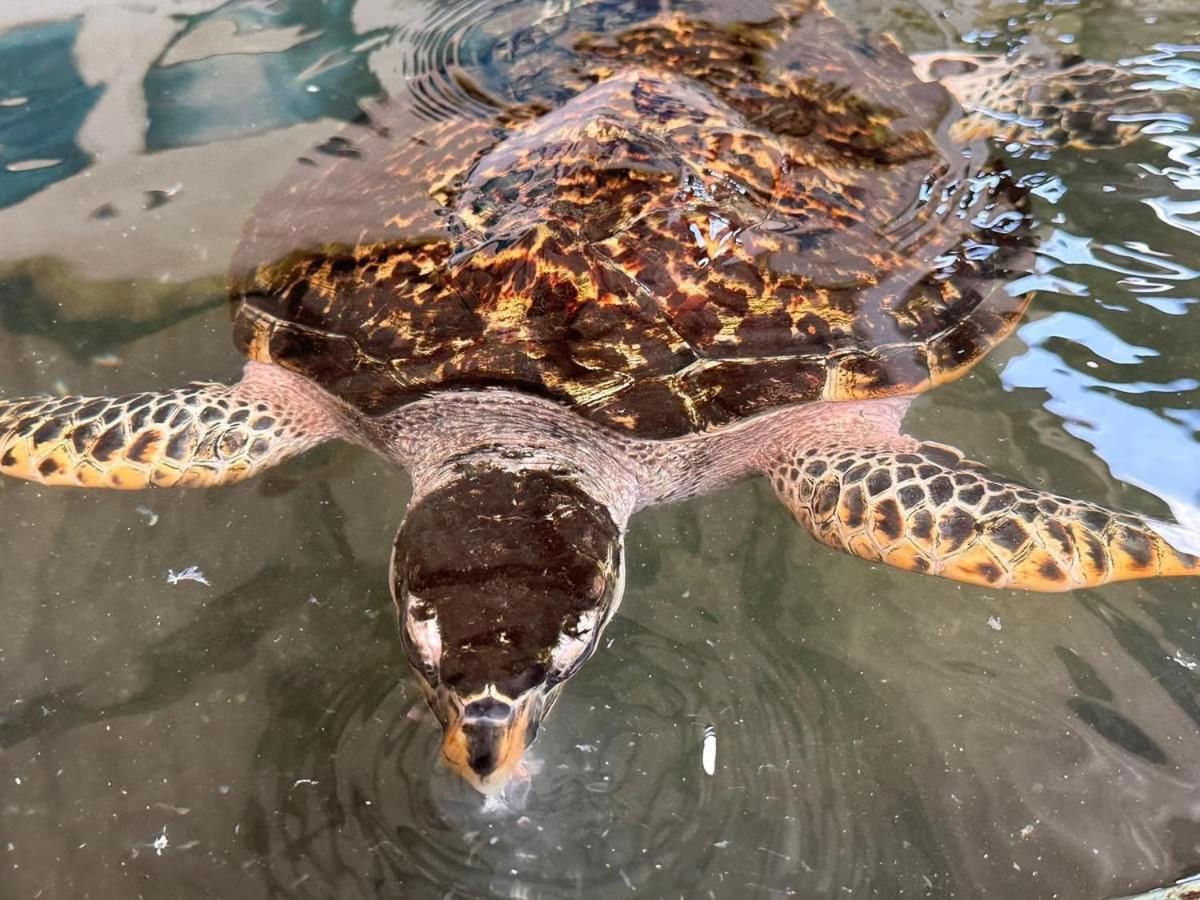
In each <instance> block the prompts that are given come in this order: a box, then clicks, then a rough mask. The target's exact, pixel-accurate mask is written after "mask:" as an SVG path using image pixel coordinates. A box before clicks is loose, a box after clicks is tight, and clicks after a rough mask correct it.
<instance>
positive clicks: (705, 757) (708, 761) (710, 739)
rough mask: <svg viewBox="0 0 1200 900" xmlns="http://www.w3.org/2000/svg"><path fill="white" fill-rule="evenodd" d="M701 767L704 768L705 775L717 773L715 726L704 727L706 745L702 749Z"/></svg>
mask: <svg viewBox="0 0 1200 900" xmlns="http://www.w3.org/2000/svg"><path fill="white" fill-rule="evenodd" d="M700 765H702V766H703V767H704V774H705V775H712V774H713V773H714V772H716V771H717V729H716V727H715V726H713V725H705V726H704V744H703V746H702V747H701V748H700Z"/></svg>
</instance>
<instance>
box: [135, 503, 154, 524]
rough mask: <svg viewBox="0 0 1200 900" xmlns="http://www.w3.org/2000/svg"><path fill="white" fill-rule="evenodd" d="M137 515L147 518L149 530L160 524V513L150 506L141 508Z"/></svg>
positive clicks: (138, 509)
mask: <svg viewBox="0 0 1200 900" xmlns="http://www.w3.org/2000/svg"><path fill="white" fill-rule="evenodd" d="M137 514H138V515H139V516H142V517H144V518H145V520H146V527H147V528H153V527H154V526H155V525H157V524H158V513H156V512H155V511H154V510H152V509H151V508H150V507H148V506H139V507H138V508H137Z"/></svg>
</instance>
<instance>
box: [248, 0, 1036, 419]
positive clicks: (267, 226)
mask: <svg viewBox="0 0 1200 900" xmlns="http://www.w3.org/2000/svg"><path fill="white" fill-rule="evenodd" d="M790 10H791V11H790V12H789V13H788V14H787V15H780V16H777V17H775V18H773V19H771V20H770V21H767V22H761V23H758V24H747V23H733V24H730V23H720V24H719V23H711V22H703V21H695V20H690V19H687V18H684V17H680V16H675V17H671V18H663V19H659V20H656V21H654V22H652V23H649V24H645V25H642V26H638V27H636V28H632V29H627V30H626V31H624V32H621V33H618V34H615V35H611V36H604V37H599V36H597V37H594V38H586V39H582V40H579V41H578V42H577V44H576V45H575V48H574V53H573V54H572V55H570V57H569V59H570V62H569V63H564V62H563V61H562V57H561V55H556V56H553V57H547V61H546V66H545V67H544V68H543V69H541V70H538V58H537V57H536V51H534V56H533V58H530V59H526V60H523V61H522V62H523V64H524V66H525V68H526V69H527V70H537V71H538V77H539V78H541V79H543V80H544V81H545V83H546V84H547V85H553V87H554V91H555V92H557V93H561V92H562V91H563V90H564V89H568V90H571V91H575V93H574V96H573V97H572V98H571V99H569V100H567V101H566V102H565V103H562V104H561V105H559V106H557V107H555V108H553V109H549V110H548V111H546V110H544V109H543V108H542V106H539V104H538V103H537V102H536V97H535V98H533V99H531V100H529V102H528V103H526V105H525V106H524V107H521V108H513V109H506V110H502V111H500V112H498V113H497V115H496V117H495V119H494V120H492V121H483V120H453V121H448V122H441V123H438V124H435V125H430V124H428V123H422V122H420V121H419V120H416V119H415V118H413V117H412V116H411V115H409V114H407V113H405V112H403V111H392V112H391V113H389V114H387V115H385V116H381V121H385V122H386V123H387V127H386V128H382V127H379V128H377V129H376V130H375V131H373V132H365V133H364V134H363V135H362V136H361V137H360V138H355V139H354V140H353V141H351V140H350V139H346V141H347V142H346V144H345V152H344V153H343V154H341V156H340V158H338V159H336V160H335V161H333V162H329V161H326V160H311V161H309V162H310V163H312V164H311V165H306V166H302V167H299V168H298V170H297V172H296V173H294V174H293V175H292V176H291V178H289V180H288V181H286V182H285V184H284V185H283V186H281V187H280V189H279V190H278V191H277V192H276V193H275V194H274V195H273V196H272V197H270V198H268V199H267V200H266V201H264V203H263V204H262V205H261V206H260V208H259V211H258V213H257V214H256V216H255V219H254V221H253V222H251V224H250V225H249V226H248V227H247V231H246V235H245V238H244V240H243V243H242V245H241V248H240V250H239V254H238V258H237V260H236V262H235V265H234V277H233V282H234V294H235V298H237V299H238V300H239V301H240V303H239V306H238V312H237V323H236V334H237V340H238V342H239V345H240V346H241V347H242V348H243V349H244V350H245V352H247V354H248V355H249V356H251V357H252V358H254V359H257V360H261V361H266V362H274V363H276V364H279V365H282V366H284V367H286V368H288V369H291V370H293V371H296V372H299V373H301V374H304V375H306V376H308V377H310V378H312V379H313V380H314V381H315V382H316V383H318V384H319V385H321V386H322V387H324V388H326V389H327V390H329V391H331V392H332V393H334V394H335V395H337V396H339V397H341V398H342V399H344V400H346V401H348V402H350V403H351V404H353V405H355V406H357V407H358V408H359V409H362V410H363V411H365V412H368V413H371V414H378V413H383V412H387V411H389V410H391V409H394V408H396V407H397V406H399V405H401V404H403V403H405V402H408V401H410V400H412V399H415V398H417V397H419V396H421V395H423V394H425V393H427V392H429V391H430V390H435V389H444V388H454V387H477V386H485V385H501V386H505V387H510V388H517V389H523V390H528V391H531V392H534V393H538V394H542V395H544V396H549V397H551V398H554V399H556V400H559V401H560V402H563V403H565V404H567V405H569V406H571V407H572V408H574V409H576V410H578V411H579V412H580V413H582V414H583V415H585V416H587V417H589V418H591V419H592V420H594V421H597V422H600V423H604V424H607V425H610V426H614V427H617V428H621V429H625V430H628V431H631V432H634V433H636V434H638V435H641V436H645V437H657V438H661V437H672V436H677V435H680V434H684V433H687V432H692V431H703V430H708V429H712V428H716V427H719V426H721V425H724V424H726V423H729V422H732V421H736V420H738V419H740V418H743V417H745V416H747V415H751V414H753V413H756V412H760V411H762V410H766V409H769V408H772V407H775V406H779V405H784V404H790V403H795V402H799V401H804V400H813V399H821V398H824V399H856V398H867V397H875V396H885V395H889V394H897V393H911V392H915V391H919V390H923V389H925V388H927V387H929V386H930V385H933V384H937V383H939V382H942V381H946V380H948V379H951V378H954V377H957V376H958V375H959V374H961V373H962V372H964V371H966V370H967V369H968V368H969V367H970V366H971V365H972V364H974V363H975V362H976V361H978V359H979V358H981V356H982V355H983V354H984V353H985V352H986V351H987V350H988V349H990V348H991V347H992V346H993V345H994V344H995V343H997V342H998V341H999V340H1000V339H1002V338H1003V337H1004V336H1005V335H1006V334H1008V333H1009V331H1010V330H1011V329H1012V328H1013V327H1014V326H1015V324H1016V323H1017V321H1018V320H1019V318H1020V316H1021V313H1022V312H1023V309H1024V305H1025V299H1026V298H1024V297H1021V296H1012V295H1010V294H1009V293H1008V292H1007V291H1006V290H1005V284H1006V282H1007V281H1008V280H1009V279H1010V278H1011V275H1012V273H1013V272H1014V271H1021V270H1022V269H1023V268H1024V267H1025V266H1027V265H1028V256H1029V248H1028V244H1029V240H1028V222H1027V219H1026V216H1025V214H1024V212H1023V202H1024V198H1023V195H1022V192H1021V191H1019V190H1018V189H1017V188H1015V187H1014V186H1013V185H1012V184H1011V183H1009V182H1008V181H1007V180H1006V179H1005V178H1004V177H1003V176H1001V175H999V174H994V173H992V172H991V171H990V169H989V168H988V165H987V162H986V150H985V148H984V146H983V145H982V144H981V143H976V144H968V145H964V144H961V143H958V142H955V141H954V140H952V139H951V138H950V137H949V134H950V129H951V127H952V126H953V124H954V122H955V121H957V120H958V119H959V118H961V115H962V114H961V111H960V110H959V108H958V107H957V106H956V104H955V103H954V102H953V101H952V99H951V97H950V95H949V94H948V93H947V92H946V91H945V90H944V89H943V88H942V87H941V86H940V85H937V84H926V83H924V82H922V81H920V80H919V79H917V78H916V77H915V76H914V74H913V71H912V66H911V62H910V60H909V59H908V58H907V57H906V56H905V55H904V54H903V53H902V52H901V51H900V50H899V49H898V48H897V47H896V46H895V45H894V44H893V43H892V42H891V41H890V40H888V39H886V38H883V39H877V40H873V41H872V40H867V39H864V38H861V37H860V36H857V35H854V36H852V35H851V34H850V33H849V32H848V31H847V30H846V29H845V28H844V27H843V26H842V25H841V24H840V23H838V22H837V21H836V20H834V19H833V18H831V17H830V16H829V15H828V14H827V13H826V12H825V10H824V9H823V8H822V7H820V6H816V5H813V6H811V7H808V5H807V4H791V7H790ZM388 115H390V116H391V118H388ZM406 116H407V118H406Z"/></svg>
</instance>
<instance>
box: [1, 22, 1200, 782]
mask: <svg viewBox="0 0 1200 900" xmlns="http://www.w3.org/2000/svg"><path fill="white" fill-rule="evenodd" d="M748 5H752V4H748ZM747 17H749V14H747ZM935 63H936V60H934V61H931V60H928V59H927V60H925V61H924V63H923V68H924V70H926V71H928V72H930V73H934V74H936V72H937V66H936V65H935ZM951 63H952V65H951V69H952V72H951V73H950V75H951V77H950V78H949V79H948V83H950V84H952V85H953V87H954V89H955V91H956V92H958V93H959V94H961V95H962V96H961V97H960V98H959V99H956V98H955V96H953V95H952V94H951V93H950V92H949V91H948V90H947V89H946V87H945V86H944V85H943V84H941V83H938V82H937V81H934V80H931V81H925V80H922V79H920V78H918V77H916V76H915V75H914V69H913V64H912V60H911V59H909V58H908V57H907V56H905V55H904V53H902V52H901V50H900V49H899V47H898V46H897V45H896V43H894V42H893V41H891V40H890V39H887V38H884V37H870V36H865V35H862V34H858V33H852V32H851V31H850V30H849V29H847V28H846V27H845V26H844V25H842V24H840V23H839V22H838V21H837V20H836V19H834V18H833V17H831V16H830V15H829V14H828V13H827V12H826V11H825V10H824V8H822V7H821V6H819V5H818V4H817V3H815V2H804V0H799V2H793V3H790V4H789V5H788V7H787V8H786V9H785V10H782V11H777V12H774V13H772V15H771V17H769V18H765V19H759V20H758V21H757V22H731V21H722V20H720V19H716V18H710V19H704V18H702V17H699V16H691V17H688V16H683V15H678V14H671V15H668V14H663V15H660V16H658V17H657V18H655V19H653V20H648V21H644V22H642V23H641V24H637V25H633V26H630V27H627V28H625V29H623V30H620V31H619V32H614V33H608V34H597V35H594V36H591V37H588V36H584V37H578V38H576V40H575V41H574V43H573V44H571V45H569V46H566V47H564V46H563V45H562V43H561V42H558V43H556V44H555V46H554V47H553V49H552V50H548V49H539V48H534V49H532V50H529V51H527V52H525V51H521V50H520V48H517V49H516V50H514V56H513V58H512V60H511V72H510V79H511V92H510V93H511V96H508V97H503V98H496V97H492V96H489V95H487V94H486V93H484V92H482V91H475V92H474V93H473V96H477V97H480V98H482V99H481V100H480V103H483V102H487V103H491V104H493V106H494V114H492V115H490V116H479V117H475V118H465V117H454V118H451V119H449V120H445V121H425V120H421V119H419V118H418V117H416V116H413V115H409V116H408V117H407V118H405V114H404V113H403V111H397V110H391V111H390V112H389V111H385V112H384V113H381V114H380V115H378V116H377V117H376V121H375V122H372V123H369V125H368V126H367V127H366V128H365V131H364V133H363V134H362V135H357V133H351V134H350V135H349V136H343V137H341V138H338V139H336V140H335V141H334V142H333V143H332V144H331V145H330V147H329V148H327V149H329V150H330V151H331V152H329V153H327V154H325V155H323V156H320V157H319V158H314V159H306V160H304V161H303V164H302V165H299V166H297V167H296V170H295V172H294V173H293V174H292V175H291V176H290V177H288V178H287V179H286V180H285V181H284V183H283V184H282V186H281V187H280V188H279V189H278V190H277V191H276V192H274V193H273V194H271V195H270V196H268V197H267V198H266V199H265V200H264V201H263V202H262V204H261V205H260V206H259V209H258V211H257V213H256V214H255V216H254V217H253V220H252V221H251V222H250V223H249V224H248V226H247V227H246V231H245V235H244V238H243V241H242V243H241V246H240V249H239V251H238V254H237V257H236V259H235V261H234V264H233V275H232V295H233V299H234V301H235V306H234V309H235V314H234V331H235V335H236V341H237V344H238V346H239V347H240V348H241V349H242V350H243V351H244V352H245V354H246V355H247V356H248V357H249V362H248V363H247V365H246V368H245V373H244V376H243V378H242V379H241V381H239V382H238V383H237V384H234V385H224V384H192V385H189V386H187V387H184V388H180V389H178V390H171V391H162V392H150V393H141V394H134V395H131V396H125V397H98V398H86V397H38V398H32V399H21V400H10V401H7V402H2V403H0V470H2V471H3V472H5V473H6V474H9V475H14V476H17V477H20V478H26V479H29V480H32V481H37V482H41V483H43V484H51V485H81V486H85V487H113V488H152V487H172V486H179V487H189V486H205V485H223V484H230V483H233V482H237V481H241V480H242V479H245V478H248V477H250V476H252V475H255V474H257V473H259V472H261V471H263V470H264V469H266V468H268V467H270V466H274V465H277V464H279V463H281V462H283V461H284V460H286V459H287V458H289V457H291V456H293V455H295V454H297V453H300V452H303V451H305V450H307V449H308V448H310V447H313V446H314V445H317V444H320V443H322V442H324V441H329V440H333V439H338V438H340V439H343V440H346V441H350V442H352V443H355V444H359V445H361V446H364V447H367V448H370V449H372V450H374V451H376V452H378V453H380V454H382V455H383V456H385V457H386V458H387V459H389V460H391V461H393V462H394V463H396V464H398V465H401V466H403V467H404V468H406V469H407V470H408V472H409V473H410V474H411V477H412V484H413V491H412V498H411V502H410V504H409V507H408V510H407V512H406V515H405V519H404V524H403V526H402V527H401V528H400V531H399V534H398V536H397V538H396V542H395V547H394V552H393V558H392V565H391V583H392V588H393V593H394V597H395V601H396V604H397V607H398V611H399V616H400V623H401V631H402V635H403V645H404V648H405V651H406V653H407V656H408V658H409V661H410V662H411V664H412V667H413V668H414V669H415V671H416V673H417V675H418V676H419V679H420V683H421V686H422V688H423V690H424V693H425V695H426V698H427V699H428V701H429V704H430V706H431V707H432V708H433V710H434V711H435V712H436V714H437V716H438V718H439V719H440V721H441V723H442V725H443V728H444V742H443V752H444V755H445V757H446V759H447V760H448V761H449V763H450V765H451V766H452V767H453V768H454V769H455V770H457V771H458V772H460V773H461V774H462V775H463V776H464V777H465V778H467V779H468V780H469V781H470V782H471V784H473V785H474V786H475V787H476V788H478V789H479V790H481V791H485V792H487V791H491V790H495V789H497V788H498V787H500V786H501V785H503V784H504V782H505V781H506V780H507V779H508V778H509V777H510V775H511V773H512V772H513V770H514V768H515V767H516V766H517V764H518V762H519V761H520V759H521V756H522V753H523V752H524V750H525V748H526V746H527V745H528V744H529V743H530V742H531V741H532V740H533V739H534V736H535V735H536V733H537V729H538V725H539V723H540V721H541V720H542V718H543V716H544V715H545V714H546V712H547V711H548V710H549V708H550V706H551V704H552V703H553V702H554V700H555V698H556V696H557V695H558V692H559V691H560V689H561V687H562V685H563V683H564V682H565V681H566V680H567V679H569V678H570V677H571V676H572V675H573V674H574V673H575V672H576V671H578V669H579V668H580V666H581V665H582V664H583V663H584V661H586V660H587V659H588V658H589V656H591V654H592V653H593V651H594V650H595V649H596V646H597V641H598V639H599V637H600V634H601V632H602V630H603V629H604V627H605V624H606V623H607V622H608V621H609V619H610V618H611V617H612V615H613V613H614V612H615V611H616V609H617V606H618V604H619V603H620V601H621V596H622V584H623V572H624V566H623V557H624V550H623V545H622V540H623V535H624V532H625V528H626V524H627V523H628V521H629V519H630V516H632V515H633V514H634V513H635V512H637V511H638V510H640V509H644V508H646V507H648V506H652V505H654V504H659V503H666V502H670V501H677V500H683V499H685V498H688V497H693V496H696V495H698V494H702V493H705V492H707V491H712V490H715V489H717V488H719V487H721V486H723V485H727V484H729V483H731V482H733V481H735V480H737V479H740V478H743V477H747V476H752V475H762V476H765V477H766V478H767V479H769V481H770V483H771V484H772V486H773V487H774V490H775V493H776V494H777V496H778V497H779V499H780V501H781V502H782V503H783V504H784V505H785V506H786V507H787V508H788V509H789V510H790V511H791V513H792V514H793V516H794V517H795V519H796V520H797V521H798V522H799V524H800V525H801V526H803V527H804V528H805V529H807V530H808V531H809V532H810V533H811V534H812V535H813V536H814V537H816V538H817V539H818V540H820V541H822V542H823V543H825V544H828V545H829V546H831V547H834V548H837V549H840V550H844V551H846V552H848V553H852V554H855V555H857V556H860V557H863V558H864V559H868V560H873V561H877V562H883V563H887V564H889V565H892V566H896V567H899V568H902V569H908V570H911V571H913V572H923V573H928V574H933V575H941V576H944V577H947V578H954V579H958V580H960V581H965V582H971V583H975V584H980V585H986V586H989V587H991V588H1016V589H1025V590H1037V591H1062V590H1069V589H1072V588H1078V587H1085V586H1091V585H1099V584H1103V583H1105V582H1109V581H1115V580H1119V579H1129V578H1143V577H1151V576H1160V575H1194V574H1200V559H1198V558H1197V554H1198V553H1200V540H1197V536H1196V535H1195V534H1194V533H1192V532H1190V531H1188V530H1186V529H1184V528H1183V527H1181V526H1178V525H1171V524H1167V523H1162V522H1158V521H1155V520H1152V519H1149V518H1145V517H1140V516H1135V515H1126V514H1121V513H1117V512H1112V511H1109V510H1107V509H1103V508H1101V507H1100V506H1097V505H1094V504H1091V503H1087V502H1083V501H1076V500H1071V499H1068V498H1065V497H1060V496H1056V495H1053V494H1050V493H1046V492H1044V491H1039V490H1032V489H1029V488H1026V487H1023V486H1020V485H1018V484H1016V483H1014V482H1011V481H1009V480H1007V479H1005V478H1003V477H1000V476H997V475H993V474H990V473H989V472H988V471H987V470H986V469H985V468H983V467H982V466H980V465H978V464H976V463H973V462H970V461H968V460H966V459H964V458H963V456H962V454H961V453H959V452H958V451H956V450H954V449H952V448H950V447H946V446H943V445H939V444H932V443H922V442H921V441H919V440H917V439H915V438H912V437H909V436H907V435H906V434H904V433H903V431H902V430H901V419H902V417H903V415H904V413H905V410H906V408H907V405H908V403H909V399H908V398H909V397H911V396H912V395H915V394H917V393H919V392H921V391H924V390H926V389H927V388H929V387H932V386H933V385H936V384H939V383H942V382H945V381H948V380H951V379H954V378H957V377H959V376H960V375H962V374H963V373H964V372H966V371H967V370H969V369H970V368H971V366H973V365H974V364H975V363H977V362H978V361H979V360H980V359H981V358H982V356H983V355H984V354H985V353H986V352H987V351H988V350H989V349H991V348H992V347H993V346H994V345H995V344H996V343H997V342H998V341H1000V340H1001V339H1003V338H1004V337H1005V336H1006V335H1007V334H1008V333H1009V332H1010V331H1011V330H1012V329H1013V328H1014V327H1015V325H1016V323H1017V322H1018V320H1019V318H1020V316H1021V315H1022V312H1023V310H1024V307H1025V306H1026V303H1027V302H1028V296H1026V295H1024V294H1021V293H1019V292H1015V291H1010V290H1009V289H1008V285H1009V283H1010V282H1011V281H1012V278H1011V276H1012V275H1013V273H1014V272H1015V273H1020V272H1023V271H1026V270H1027V267H1028V265H1029V257H1030V255H1031V252H1032V251H1031V243H1032V237H1031V223H1030V217H1029V215H1028V213H1027V211H1026V202H1027V196H1026V192H1025V190H1024V189H1023V188H1021V187H1020V186H1019V185H1018V184H1015V183H1014V182H1013V180H1012V179H1011V178H1009V177H1008V176H1007V174H1006V173H1005V172H1004V170H1003V169H1002V168H1001V167H999V166H997V165H996V164H995V163H994V162H992V161H989V159H988V148H989V144H988V142H987V141H986V140H985V139H984V137H985V135H986V133H987V132H989V131H995V130H996V129H997V127H999V128H1000V129H1001V130H1003V131H1004V132H1005V133H1006V135H1007V137H1010V138H1011V137H1013V136H1014V134H1015V133H1016V131H1017V130H1019V131H1020V134H1021V136H1022V137H1023V138H1024V139H1027V140H1030V141H1042V142H1044V143H1047V144H1055V143H1056V144H1063V143H1066V142H1069V141H1075V140H1077V141H1079V142H1081V143H1082V142H1085V140H1086V142H1087V143H1089V144H1092V145H1098V144H1103V143H1114V142H1115V143H1119V142H1120V141H1122V140H1125V139H1127V138H1128V137H1129V131H1128V129H1129V127H1130V126H1126V125H1123V124H1121V123H1120V122H1119V121H1118V120H1117V118H1118V117H1113V118H1112V119H1110V118H1109V117H1108V116H1107V115H1105V114H1104V113H1103V112H1102V111H1101V112H1096V113H1095V114H1089V113H1087V111H1086V108H1085V107H1084V106H1081V105H1079V104H1078V103H1076V105H1075V106H1074V107H1071V109H1070V110H1069V113H1068V112H1064V113H1062V114H1056V115H1055V116H1051V118H1052V119H1053V121H1052V123H1051V124H1047V122H1049V121H1050V120H1048V119H1043V120H1042V121H1040V122H1039V121H1034V120H1032V119H1029V118H1028V117H1025V118H1021V117H1017V116H1014V115H1004V114H1003V113H1004V110H1005V109H1008V110H1012V109H1013V108H1014V105H1013V104H1014V102H1015V101H1014V98H1015V100H1020V98H1022V97H1026V96H1028V95H1029V94H1028V90H1026V88H1027V87H1028V86H1029V85H1034V86H1036V88H1037V91H1038V92H1039V96H1042V97H1046V98H1051V99H1053V100H1054V102H1057V103H1059V104H1060V105H1061V103H1062V101H1063V100H1064V98H1065V99H1066V100H1068V101H1070V100H1071V98H1072V97H1077V96H1078V94H1079V91H1078V87H1079V85H1080V77H1079V74H1080V70H1078V69H1075V68H1074V67H1072V66H1070V65H1068V66H1066V67H1055V66H1051V65H1043V66H1040V67H1038V66H1033V67H1030V66H1026V67H1025V68H1024V69H1022V70H1021V72H1022V75H1021V77H1022V79H1023V80H1021V81H1014V80H1013V79H1005V78H1004V77H1002V71H1000V70H997V68H996V66H995V65H994V64H991V68H989V69H987V71H988V77H987V78H983V79H972V78H970V77H969V74H970V73H969V71H968V70H969V69H970V67H971V66H972V65H975V64H974V63H972V62H971V61H970V60H966V61H964V60H963V59H962V58H961V57H956V58H954V59H952V60H951ZM998 71H1000V75H1001V77H998ZM931 77H932V76H931ZM1064 85H1066V86H1067V88H1069V90H1068V91H1067V92H1066V93H1064V90H1063V86H1064ZM972 90H975V91H985V92H986V93H985V94H984V95H971V91H972ZM1006 98H1007V99H1006ZM1039 102H1040V103H1041V105H1042V107H1043V108H1048V107H1047V104H1048V103H1049V102H1050V101H1049V100H1046V101H1044V102H1042V101H1039ZM966 103H970V107H969V108H970V109H971V110H976V109H983V110H987V111H988V114H987V115H984V114H982V113H978V112H967V111H965V104H966ZM1098 108H1100V107H1098ZM1103 108H1104V109H1106V108H1108V107H1103ZM389 117H390V118H389ZM989 122H991V123H993V125H992V126H989V124H988V123H989ZM381 123H382V124H381Z"/></svg>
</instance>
